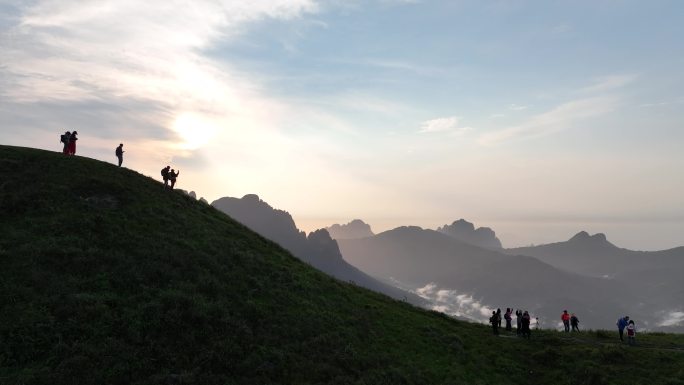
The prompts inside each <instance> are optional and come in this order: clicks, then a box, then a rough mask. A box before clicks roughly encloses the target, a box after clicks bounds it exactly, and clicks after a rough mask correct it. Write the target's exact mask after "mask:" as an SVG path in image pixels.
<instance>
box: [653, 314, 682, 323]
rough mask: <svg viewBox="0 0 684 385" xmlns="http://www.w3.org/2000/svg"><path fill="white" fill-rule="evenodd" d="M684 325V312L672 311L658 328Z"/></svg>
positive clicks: (665, 316)
mask: <svg viewBox="0 0 684 385" xmlns="http://www.w3.org/2000/svg"><path fill="white" fill-rule="evenodd" d="M682 324H684V311H670V312H668V313H667V314H665V315H664V317H663V320H662V321H661V322H660V323H658V325H657V326H678V325H682Z"/></svg>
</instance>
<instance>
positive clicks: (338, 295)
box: [0, 146, 684, 385]
mask: <svg viewBox="0 0 684 385" xmlns="http://www.w3.org/2000/svg"><path fill="white" fill-rule="evenodd" d="M0 218H1V221H0V384H368V385H379V384H392V385H395V384H554V385H560V384H646V383H647V384H654V385H655V384H671V385H674V384H684V351H682V350H681V349H682V347H684V338H682V336H677V335H668V334H656V335H647V334H640V335H639V336H638V342H639V343H640V344H641V346H639V347H634V348H630V347H628V346H625V345H620V344H617V343H616V342H615V340H616V338H617V337H616V333H615V332H613V331H610V332H605V331H598V332H596V331H592V332H585V333H580V334H578V335H577V336H575V335H573V336H572V337H569V336H567V335H562V334H560V333H555V332H546V331H544V332H533V337H532V340H531V341H525V340H521V339H517V338H514V337H512V336H510V337H509V338H507V337H508V336H503V337H498V338H497V337H494V336H492V335H491V333H490V330H489V328H487V327H486V326H483V325H477V324H472V323H467V322H460V321H456V320H453V319H450V318H449V317H446V316H444V315H441V314H439V313H434V312H427V311H424V310H420V309H417V308H414V307H412V306H410V305H408V304H405V303H402V302H399V301H394V300H391V299H389V298H387V297H384V296H381V295H379V294H375V293H372V292H370V291H367V290H365V289H362V288H358V287H354V286H352V285H349V284H346V283H342V282H339V281H336V280H334V279H332V278H330V277H328V276H326V275H324V274H323V273H320V272H318V271H316V270H314V269H313V268H311V267H309V266H308V265H306V264H304V263H302V262H300V261H299V260H297V259H295V258H294V257H292V256H291V255H289V254H288V253H287V252H285V251H284V250H283V249H281V248H280V247H279V246H277V245H276V244H274V243H272V242H269V241H267V240H265V239H263V238H261V237H259V236H258V235H256V234H254V233H253V232H251V231H249V230H248V229H247V228H245V227H244V226H242V225H240V224H238V223H236V222H235V221H233V220H231V219H230V218H229V217H227V216H225V215H224V214H221V213H220V212H218V211H217V210H215V209H213V208H212V207H210V206H208V205H205V204H203V203H200V202H198V201H195V200H193V199H191V198H190V197H188V196H186V195H184V194H182V193H180V192H175V191H168V190H164V189H163V188H162V185H161V184H160V183H158V182H156V181H154V180H152V179H149V178H147V177H145V176H142V175H140V174H138V173H135V172H133V171H130V170H126V169H118V168H117V167H115V166H114V165H111V164H106V163H103V162H99V161H95V160H91V159H86V158H81V157H64V156H62V155H61V154H57V153H50V152H46V151H39V150H33V149H25V148H17V147H7V146H0Z"/></svg>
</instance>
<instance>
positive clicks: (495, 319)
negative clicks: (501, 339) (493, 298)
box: [489, 311, 499, 336]
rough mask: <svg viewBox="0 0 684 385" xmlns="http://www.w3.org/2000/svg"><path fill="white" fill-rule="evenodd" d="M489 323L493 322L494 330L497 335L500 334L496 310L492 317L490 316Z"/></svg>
mask: <svg viewBox="0 0 684 385" xmlns="http://www.w3.org/2000/svg"><path fill="white" fill-rule="evenodd" d="M489 323H490V324H492V332H494V335H495V336H498V335H499V317H498V315H497V314H496V312H495V311H493V312H492V316H491V318H489Z"/></svg>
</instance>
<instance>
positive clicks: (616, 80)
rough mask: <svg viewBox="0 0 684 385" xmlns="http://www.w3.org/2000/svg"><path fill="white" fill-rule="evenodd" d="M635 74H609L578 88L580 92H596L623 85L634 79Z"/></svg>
mask: <svg viewBox="0 0 684 385" xmlns="http://www.w3.org/2000/svg"><path fill="white" fill-rule="evenodd" d="M636 78H637V75H634V74H621V75H610V76H605V77H601V78H598V79H595V80H594V83H593V84H592V85H590V86H587V87H584V88H582V89H580V92H582V93H598V92H605V91H610V90H613V89H616V88H621V87H624V86H626V85H628V84H630V83H632V82H633V81H634V80H636Z"/></svg>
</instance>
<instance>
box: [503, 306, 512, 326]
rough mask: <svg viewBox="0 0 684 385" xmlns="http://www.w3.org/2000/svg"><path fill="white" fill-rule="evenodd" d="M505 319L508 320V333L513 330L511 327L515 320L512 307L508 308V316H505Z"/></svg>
mask: <svg viewBox="0 0 684 385" xmlns="http://www.w3.org/2000/svg"><path fill="white" fill-rule="evenodd" d="M504 319H505V320H506V331H509V332H510V331H511V330H513V326H511V321H512V320H513V309H511V308H510V307H507V308H506V314H504Z"/></svg>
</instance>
